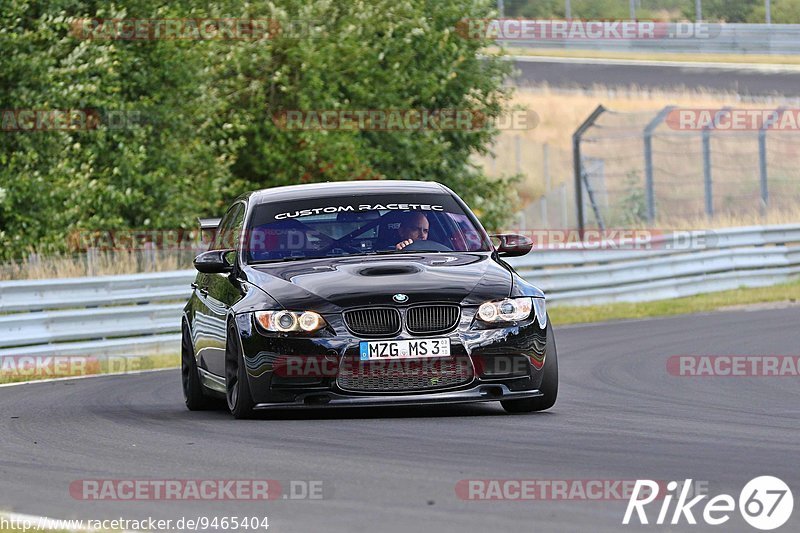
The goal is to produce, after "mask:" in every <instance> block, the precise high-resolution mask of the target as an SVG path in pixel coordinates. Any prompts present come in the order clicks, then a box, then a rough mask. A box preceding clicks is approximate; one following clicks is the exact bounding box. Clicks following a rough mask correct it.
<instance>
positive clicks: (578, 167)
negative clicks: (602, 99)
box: [572, 105, 606, 239]
mask: <svg viewBox="0 0 800 533" xmlns="http://www.w3.org/2000/svg"><path fill="white" fill-rule="evenodd" d="M605 112H606V108H605V107H603V106H602V105H599V106H597V109H595V110H594V112H593V113H592V114H591V115H589V118H587V119H586V121H585V122H584V123H583V124H581V125H580V127H578V129H577V130H575V133H574V134H573V135H572V159H573V164H574V167H575V208H576V213H577V219H578V233H579V235H580V236H581V239H583V231H584V229H585V228H586V221H585V220H584V217H583V161H582V160H581V138H582V137H583V134H584V133H586V130H588V129H589V128H591V127H592V126H594V123H595V122H597V119H598V118H599V117H600V115H602V114H603V113H605Z"/></svg>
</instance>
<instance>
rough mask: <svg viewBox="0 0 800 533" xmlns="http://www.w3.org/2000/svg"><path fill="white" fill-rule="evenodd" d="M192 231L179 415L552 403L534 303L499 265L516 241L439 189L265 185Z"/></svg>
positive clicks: (535, 293)
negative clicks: (205, 242)
mask: <svg viewBox="0 0 800 533" xmlns="http://www.w3.org/2000/svg"><path fill="white" fill-rule="evenodd" d="M201 222H202V223H203V224H204V227H206V228H210V227H214V228H216V233H215V237H214V240H213V242H212V244H211V247H210V249H209V250H208V251H206V252H203V253H202V254H200V255H199V256H197V258H196V259H195V261H194V264H195V267H196V269H197V270H198V274H197V278H196V280H195V282H194V283H193V284H192V287H193V289H194V291H193V294H192V296H191V298H190V299H189V302H188V303H187V305H186V307H185V308H184V314H183V324H182V332H183V342H182V376H183V393H184V398H185V401H186V406H187V407H188V408H189V409H191V410H197V409H203V408H207V407H210V406H211V405H213V404H214V403H215V402H217V401H218V399H221V398H223V397H224V398H225V399H226V400H227V405H228V408H229V409H230V411H231V413H232V414H233V415H234V416H235V417H236V418H246V417H248V416H251V415H252V414H253V412H254V410H259V409H276V408H278V409H285V408H297V407H334V406H343V407H352V406H389V405H429V404H445V403H463V402H486V401H500V403H501V404H502V406H503V407H504V408H505V410H506V411H508V412H511V413H522V412H531V411H542V410H545V409H549V408H550V407H552V406H553V404H554V403H555V401H556V396H557V394H558V361H557V358H556V357H557V356H556V345H555V339H554V337H553V331H552V327H551V325H550V324H549V321H548V317H547V310H546V307H545V298H544V294H543V293H542V291H541V290H539V289H537V288H536V287H534V286H533V285H531V284H530V283H528V282H527V281H526V280H524V279H522V278H521V277H520V276H519V275H517V273H516V272H515V271H514V270H513V269H512V268H511V266H509V265H508V264H507V263H506V262H505V261H504V260H503V259H502V258H503V257H509V256H518V255H524V254H526V253H528V252H529V251H530V250H531V241H530V240H529V239H526V238H525V237H522V236H520V235H512V234H502V235H492V236H490V235H488V234H487V233H486V231H485V230H484V229H483V227H482V226H481V224H480V222H479V221H478V219H477V218H476V217H475V215H474V214H473V213H472V211H470V209H469V208H468V207H467V206H466V204H465V203H464V202H463V201H462V200H461V198H459V197H458V196H457V195H456V194H455V193H453V191H451V190H450V189H448V188H447V187H444V186H443V185H440V184H438V183H433V182H412V181H358V182H338V183H324V184H311V185H297V186H289V187H279V188H273V189H266V190H261V191H256V192H251V193H248V194H245V195H243V196H241V197H239V198H238V199H237V200H236V201H235V202H234V203H233V205H232V206H231V207H230V208H229V209H228V211H227V213H226V214H225V216H224V217H222V219H220V220H215V219H206V220H205V221H201Z"/></svg>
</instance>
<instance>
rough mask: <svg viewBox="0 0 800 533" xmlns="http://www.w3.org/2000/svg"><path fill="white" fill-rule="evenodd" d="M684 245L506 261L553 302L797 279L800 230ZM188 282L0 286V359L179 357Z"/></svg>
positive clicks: (588, 247) (161, 276)
mask: <svg viewBox="0 0 800 533" xmlns="http://www.w3.org/2000/svg"><path fill="white" fill-rule="evenodd" d="M682 239H685V236H680V235H678V236H675V235H670V236H665V237H662V238H656V239H653V240H652V241H651V243H650V244H651V246H650V249H644V250H630V249H628V250H620V249H598V248H599V246H598V244H597V243H593V244H590V243H582V244H578V245H572V246H568V247H567V248H566V249H562V250H538V251H537V250H534V251H533V252H532V253H530V254H528V255H527V256H525V257H522V258H516V259H512V260H510V263H512V264H513V265H514V266H515V268H516V269H517V270H518V271H519V273H520V274H521V275H522V276H524V277H525V278H526V279H529V280H530V281H531V282H532V283H534V284H536V285H538V286H540V287H541V288H542V289H544V290H545V292H546V294H547V297H548V300H550V301H551V302H553V303H555V304H556V305H560V304H594V303H605V302H614V301H646V300H657V299H665V298H676V297H680V296H688V295H693V294H699V293H705V292H714V291H719V290H726V289H734V288H737V287H740V286H748V287H761V286H767V285H774V284H776V283H781V282H784V281H788V280H790V279H793V278H795V277H797V276H800V225H781V226H766V227H749V228H735V229H728V230H721V231H717V232H710V233H707V234H705V236H704V240H703V241H702V245H698V246H689V247H687V246H685V242H680V241H681V240H682ZM697 242H700V241H697ZM613 244H614V243H609V242H606V243H603V245H604V246H606V247H607V246H609V245H612V246H613ZM193 279H194V271H192V270H184V271H178V272H163V273H153V274H136V275H126V276H101V277H96V278H76V279H58V280H31V281H5V282H0V356H8V355H52V354H59V355H87V354H100V353H102V354H107V355H133V354H147V353H177V351H178V349H179V343H180V312H181V308H182V307H183V302H182V301H183V300H185V299H186V298H187V297H188V295H189V294H190V289H189V284H190V283H191V281H192V280H193ZM131 303H135V304H139V305H128V304H131Z"/></svg>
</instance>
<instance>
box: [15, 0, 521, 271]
mask: <svg viewBox="0 0 800 533" xmlns="http://www.w3.org/2000/svg"><path fill="white" fill-rule="evenodd" d="M6 4H7V5H4V9H3V10H2V12H0V76H2V79H0V109H5V110H18V109H49V110H70V109H71V110H75V109H87V108H90V109H92V110H94V111H93V113H95V114H96V115H97V117H96V118H98V117H99V124H98V125H97V127H96V128H90V129H88V130H87V129H85V128H76V129H68V130H63V129H61V130H58V131H40V132H3V134H2V136H0V163H2V164H1V165H0V254H2V256H1V257H3V258H10V257H18V256H21V255H23V254H25V253H27V252H28V250H29V249H33V248H35V249H36V250H38V251H47V250H65V249H66V248H67V246H68V239H67V237H68V235H69V234H70V232H72V231H74V230H76V229H88V230H91V229H103V230H107V229H110V230H115V229H127V228H135V229H173V228H179V227H193V226H194V224H195V217H197V216H198V215H204V214H214V213H217V214H219V213H221V212H222V210H223V208H224V206H225V205H226V204H227V203H228V202H229V201H230V200H231V199H232V198H233V197H235V196H238V195H239V194H241V193H242V192H244V191H246V190H249V189H253V188H261V187H271V186H277V185H285V184H293V183H302V182H308V183H311V182H316V181H325V180H348V179H366V178H386V179H396V178H405V179H421V180H435V181H439V182H442V183H444V184H446V185H449V186H451V187H452V188H453V189H455V190H456V191H457V192H459V194H461V195H462V196H464V197H465V199H466V200H467V201H468V202H469V203H470V204H471V205H472V206H473V207H474V208H475V209H476V211H477V212H479V213H480V214H481V215H482V218H483V220H484V222H485V223H487V225H488V226H490V227H492V226H497V225H499V224H501V223H502V221H503V220H504V219H505V218H506V217H507V216H509V215H510V214H511V212H512V208H511V205H512V204H511V202H510V199H511V198H513V196H514V195H513V193H512V190H511V180H510V179H506V180H490V179H489V178H487V177H486V176H485V175H484V174H483V172H482V170H481V169H480V168H479V167H477V166H476V165H475V164H473V163H472V162H471V157H472V155H473V154H476V153H485V152H486V151H487V149H488V148H487V147H488V146H489V145H490V142H491V140H492V139H493V137H494V135H495V134H496V130H495V129H494V128H492V127H487V128H484V129H479V130H475V131H464V130H461V131H459V130H456V131H441V130H423V131H394V132H377V131H335V132H331V131H313V130H309V131H290V130H286V129H283V128H281V127H280V125H279V124H276V123H275V122H274V121H273V117H274V116H275V114H276V113H280V112H282V111H286V110H330V109H355V110H360V109H423V110H433V111H435V110H442V109H461V110H465V109H466V110H471V111H473V112H475V113H477V114H480V115H481V116H485V117H487V118H489V119H492V118H495V117H497V116H498V115H499V114H500V113H501V112H502V110H503V107H504V105H505V102H506V97H507V93H506V90H505V89H504V88H503V84H502V82H503V77H504V76H505V75H506V74H507V73H508V71H509V69H510V66H509V64H508V63H507V62H505V61H503V60H501V59H500V58H498V57H495V56H489V57H485V58H484V57H481V53H482V50H483V49H484V47H485V46H486V45H487V44H488V41H486V40H484V39H472V38H465V36H463V35H461V34H460V33H459V32H458V31H457V28H458V23H459V21H461V20H463V19H465V18H485V17H488V16H490V15H491V13H492V9H493V3H491V2H489V1H484V0H481V1H479V2H476V1H474V0H450V1H448V2H435V3H434V2H428V1H426V0H403V1H399V2H398V1H389V0H374V1H370V2H362V1H360V0H348V1H336V0H321V1H318V2H313V3H310V2H306V1H304V0H285V1H283V2H281V3H280V5H276V4H274V3H272V2H268V1H265V0H256V1H250V2H244V1H243V0H227V1H221V2H218V3H215V4H214V5H213V6H210V7H195V6H194V5H193V4H194V3H192V2H188V1H179V2H171V3H170V4H169V5H168V6H165V5H164V3H163V2H160V1H157V0H118V1H117V2H115V3H111V4H106V3H103V2H95V1H91V0H47V1H43V2H39V3H37V4H35V5H33V4H31V3H27V2H25V1H24V0H8V1H7V2H6ZM220 17H234V18H242V19H256V18H258V19H264V18H268V19H270V20H271V21H277V22H279V23H280V26H279V28H280V31H279V32H277V33H273V34H271V35H267V36H265V37H264V38H263V39H261V40H224V41H196V40H189V41H179V40H162V39H158V40H146V41H129V40H109V39H102V38H95V39H83V38H76V35H75V31H76V27H77V28H78V29H79V30H80V28H85V26H80V24H81V22H80V21H79V19H81V18H99V19H109V18H118V19H131V18H157V19H168V18H190V19H195V18H220ZM76 25H77V26H76ZM79 35H80V34H79ZM92 35H94V36H95V37H97V36H98V35H96V34H92ZM83 36H84V37H85V36H86V34H83ZM114 114H116V116H122V117H124V118H125V119H127V120H125V121H124V124H123V126H122V127H114V126H113V125H111V124H110V123H109V120H108V117H109V116H112V115H114Z"/></svg>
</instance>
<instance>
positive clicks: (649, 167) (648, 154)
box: [644, 106, 675, 224]
mask: <svg viewBox="0 0 800 533" xmlns="http://www.w3.org/2000/svg"><path fill="white" fill-rule="evenodd" d="M673 109H675V106H667V107H665V108H664V109H662V110H661V112H660V113H659V114H658V115H656V117H655V118H654V119H653V120H651V121H650V123H649V124H648V125H647V127H646V128H645V129H644V184H645V194H646V197H647V222H649V223H650V224H652V223H653V222H655V220H656V194H655V186H654V181H653V132H654V131H655V130H656V128H658V126H659V125H660V124H661V123H662V122H664V119H665V118H667V115H669V114H670V113H671V112H672V110H673Z"/></svg>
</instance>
